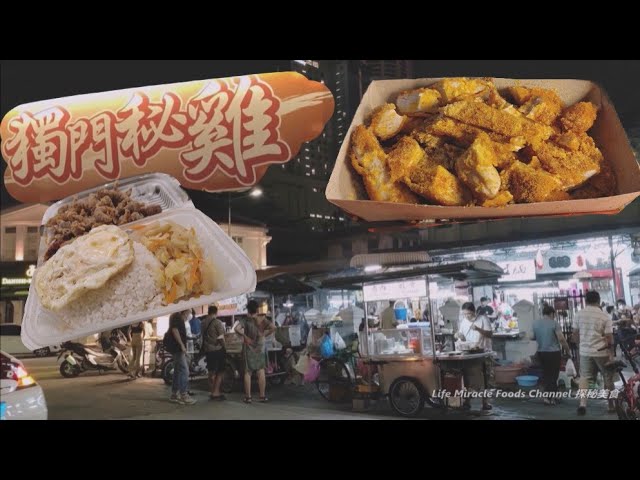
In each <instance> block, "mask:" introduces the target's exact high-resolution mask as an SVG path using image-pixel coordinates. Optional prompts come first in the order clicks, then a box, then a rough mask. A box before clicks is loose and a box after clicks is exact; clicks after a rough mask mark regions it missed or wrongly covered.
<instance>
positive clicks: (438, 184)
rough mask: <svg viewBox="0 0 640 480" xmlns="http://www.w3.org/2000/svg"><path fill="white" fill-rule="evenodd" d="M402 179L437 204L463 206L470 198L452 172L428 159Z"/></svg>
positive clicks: (416, 191) (412, 188)
mask: <svg viewBox="0 0 640 480" xmlns="http://www.w3.org/2000/svg"><path fill="white" fill-rule="evenodd" d="M403 181H404V182H405V183H406V184H407V185H408V187H409V188H410V189H411V190H413V191H414V192H415V193H417V194H419V195H422V196H423V197H425V198H426V199H427V200H429V201H430V202H433V203H435V204H437V205H444V206H447V207H455V206H463V205H467V204H468V203H469V202H470V200H471V195H470V194H469V192H468V191H467V189H466V188H465V187H464V185H463V184H462V183H461V182H460V180H458V178H457V177H456V176H455V175H454V174H452V173H451V172H450V171H449V170H447V169H446V168H444V167H443V166H441V165H433V164H432V163H431V162H430V161H429V160H428V159H427V161H426V162H424V163H421V164H419V165H417V166H416V167H415V168H413V169H412V170H411V171H410V172H409V173H408V175H407V176H405V177H404V178H403Z"/></svg>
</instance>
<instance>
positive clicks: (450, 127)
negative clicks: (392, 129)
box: [420, 117, 524, 169]
mask: <svg viewBox="0 0 640 480" xmlns="http://www.w3.org/2000/svg"><path fill="white" fill-rule="evenodd" d="M421 128H424V132H421V133H420V134H421V135H425V136H427V135H430V134H433V135H439V136H444V137H447V138H451V139H453V140H454V141H455V142H456V143H457V144H458V145H462V146H464V147H469V146H470V145H471V144H472V143H473V141H474V140H475V139H476V137H477V136H478V135H479V134H482V135H488V136H489V138H490V139H491V146H492V149H493V152H494V154H495V160H494V167H497V168H499V169H504V168H507V167H508V166H509V165H511V164H512V163H513V162H515V161H516V160H517V156H516V154H515V152H517V151H519V150H520V149H521V148H522V147H523V146H524V138H522V137H515V138H509V137H505V136H504V135H500V134H498V133H495V132H487V131H485V130H483V129H481V128H478V127H474V126H473V125H467V124H465V123H462V122H459V121H457V120H454V119H452V118H448V117H440V118H437V119H435V120H434V121H433V122H431V123H429V124H426V125H425V126H423V127H421Z"/></svg>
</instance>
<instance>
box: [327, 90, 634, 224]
mask: <svg viewBox="0 0 640 480" xmlns="http://www.w3.org/2000/svg"><path fill="white" fill-rule="evenodd" d="M438 80H441V79H440V78H422V79H414V80H381V81H374V82H372V83H371V85H370V86H369V88H368V89H367V91H366V93H365V94H364V97H363V98H362V102H361V103H360V106H359V107H358V110H357V111H356V114H355V116H354V118H353V121H352V122H351V126H350V127H349V132H348V133H347V135H346V140H345V141H344V142H343V144H342V147H341V148H340V152H339V154H338V158H337V160H336V163H335V166H334V168H333V173H332V174H331V179H330V180H329V185H328V186H327V190H326V196H327V200H329V201H330V202H331V203H333V204H335V205H337V206H338V207H340V208H342V209H343V210H344V211H345V212H347V213H349V214H351V215H354V216H356V217H359V218H361V219H364V220H366V221H391V220H407V221H411V220H427V219H483V218H485V219H489V218H508V217H536V216H553V215H585V214H612V213H618V212H619V211H621V210H622V209H623V208H624V207H625V206H626V205H627V204H629V203H630V202H632V201H633V200H634V199H635V198H636V197H637V196H638V195H640V167H639V166H638V161H637V160H636V158H635V156H634V154H633V151H632V150H631V146H630V145H629V140H628V139H627V136H626V133H625V131H624V129H623V127H622V124H621V123H620V119H619V118H618V114H617V113H616V110H615V108H614V107H613V104H612V103H611V101H610V100H609V98H608V97H607V94H606V93H605V92H604V90H603V89H602V88H601V87H600V86H598V85H597V84H595V83H593V82H590V81H587V80H525V79H520V80H515V79H508V78H496V79H494V81H495V84H496V86H497V88H498V89H502V88H504V87H508V86H512V85H521V86H527V87H543V88H551V89H555V90H556V91H557V92H558V94H559V95H560V98H562V100H563V101H564V103H565V104H566V105H572V104H574V103H576V102H579V101H583V100H585V101H590V102H593V103H594V104H596V105H597V106H599V107H600V109H599V111H598V117H597V119H596V122H595V124H594V126H593V127H592V129H591V130H590V131H589V134H590V135H591V136H592V137H593V139H594V140H595V142H596V144H597V146H598V147H599V148H600V150H601V151H602V153H603V155H604V157H605V159H607V160H608V161H610V162H611V164H612V165H613V170H614V172H615V174H616V177H617V180H618V194H617V195H615V196H611V197H603V198H594V199H586V200H565V201H561V202H542V203H529V204H526V203H521V204H514V205H507V206H506V207H492V208H489V207H443V206H436V205H411V204H400V203H391V202H376V201H372V200H368V196H367V193H366V191H365V190H364V186H363V183H362V179H361V177H360V175H358V174H357V173H356V171H355V170H354V169H353V167H352V166H351V161H350V159H349V149H350V147H351V141H350V139H351V133H352V131H353V129H354V128H355V127H356V126H357V125H361V124H364V123H365V120H368V119H369V117H370V115H371V112H372V111H373V110H374V109H375V108H376V107H378V106H380V105H383V104H384V103H387V102H394V101H395V99H396V97H397V95H398V93H400V92H401V91H403V90H408V89H414V88H420V87H425V86H428V85H431V84H433V83H435V82H437V81H438Z"/></svg>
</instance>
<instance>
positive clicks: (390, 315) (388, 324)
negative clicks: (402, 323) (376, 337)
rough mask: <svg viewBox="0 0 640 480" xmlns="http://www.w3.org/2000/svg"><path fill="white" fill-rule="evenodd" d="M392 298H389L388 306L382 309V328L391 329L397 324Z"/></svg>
mask: <svg viewBox="0 0 640 480" xmlns="http://www.w3.org/2000/svg"><path fill="white" fill-rule="evenodd" d="M394 303H395V302H394V301H393V300H389V306H388V307H387V308H385V309H384V310H383V311H382V315H381V317H382V322H381V323H382V328H383V329H392V328H396V327H397V326H398V320H396V314H395V312H394V310H393V305H394Z"/></svg>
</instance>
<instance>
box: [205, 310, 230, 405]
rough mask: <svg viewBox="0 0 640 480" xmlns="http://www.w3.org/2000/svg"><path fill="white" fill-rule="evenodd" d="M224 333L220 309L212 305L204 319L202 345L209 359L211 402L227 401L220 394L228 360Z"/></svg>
mask: <svg viewBox="0 0 640 480" xmlns="http://www.w3.org/2000/svg"><path fill="white" fill-rule="evenodd" d="M224 333H225V328H224V324H223V323H222V322H221V321H220V319H218V307H216V306H215V305H212V306H210V307H209V312H208V315H207V316H206V317H204V318H203V319H202V345H203V349H204V352H205V355H206V358H207V370H208V371H209V388H210V390H211V396H210V397H211V400H226V398H225V396H224V395H222V394H221V393H220V385H221V384H222V377H223V376H224V367H225V360H226V349H225V344H224Z"/></svg>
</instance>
